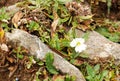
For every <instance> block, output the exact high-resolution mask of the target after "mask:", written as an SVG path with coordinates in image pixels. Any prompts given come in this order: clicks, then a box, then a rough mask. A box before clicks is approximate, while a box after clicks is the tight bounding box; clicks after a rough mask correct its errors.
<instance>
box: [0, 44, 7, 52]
mask: <svg viewBox="0 0 120 81" xmlns="http://www.w3.org/2000/svg"><path fill="white" fill-rule="evenodd" d="M0 48H1V50H3V51H6V52H7V51H8V46H7V45H6V44H4V43H3V44H1V45H0Z"/></svg>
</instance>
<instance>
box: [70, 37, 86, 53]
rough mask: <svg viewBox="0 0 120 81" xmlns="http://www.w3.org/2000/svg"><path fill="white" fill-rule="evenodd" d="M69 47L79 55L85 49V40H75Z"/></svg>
mask: <svg viewBox="0 0 120 81" xmlns="http://www.w3.org/2000/svg"><path fill="white" fill-rule="evenodd" d="M70 46H71V47H75V51H76V52H77V53H81V52H82V51H84V50H85V49H86V48H87V45H86V44H85V40H84V39H83V38H75V39H73V40H72V41H71V42H70Z"/></svg>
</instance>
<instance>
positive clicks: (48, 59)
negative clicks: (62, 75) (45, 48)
mask: <svg viewBox="0 0 120 81" xmlns="http://www.w3.org/2000/svg"><path fill="white" fill-rule="evenodd" d="M45 59H46V63H45V64H46V68H47V70H48V71H49V72H50V73H51V74H58V72H57V70H56V68H55V67H54V66H53V62H54V56H53V54H52V53H47V54H46V58H45Z"/></svg>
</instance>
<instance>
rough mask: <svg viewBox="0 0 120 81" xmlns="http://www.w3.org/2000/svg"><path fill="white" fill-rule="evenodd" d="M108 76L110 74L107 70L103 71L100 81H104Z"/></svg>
mask: <svg viewBox="0 0 120 81" xmlns="http://www.w3.org/2000/svg"><path fill="white" fill-rule="evenodd" d="M107 74H108V71H107V70H104V71H102V73H101V77H100V81H103V79H104V77H105V76H107Z"/></svg>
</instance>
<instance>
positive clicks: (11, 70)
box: [8, 65, 18, 78]
mask: <svg viewBox="0 0 120 81" xmlns="http://www.w3.org/2000/svg"><path fill="white" fill-rule="evenodd" d="M17 68H18V65H15V66H11V67H9V68H8V70H9V71H10V73H9V78H10V77H12V75H13V74H14V73H15V71H16V70H17Z"/></svg>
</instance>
